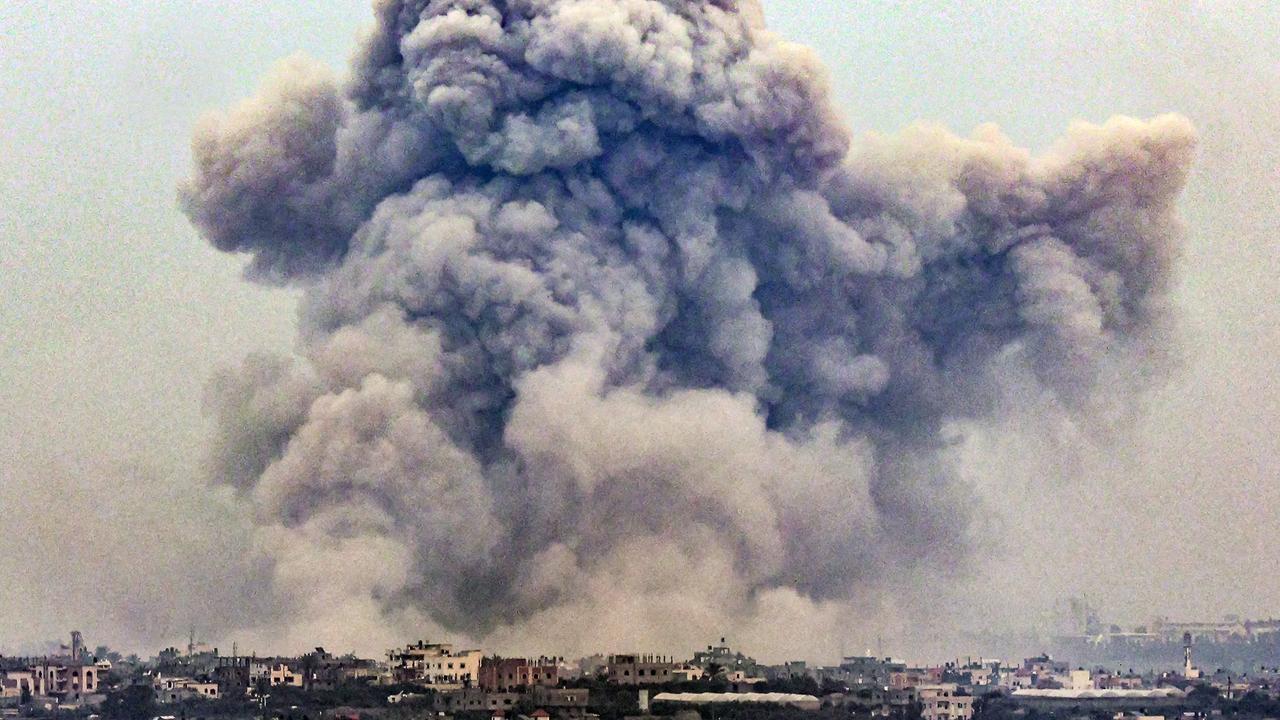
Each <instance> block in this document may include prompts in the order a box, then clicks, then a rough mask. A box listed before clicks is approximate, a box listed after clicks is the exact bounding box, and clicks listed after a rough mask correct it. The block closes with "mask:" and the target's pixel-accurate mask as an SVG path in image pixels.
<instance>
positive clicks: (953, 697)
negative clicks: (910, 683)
mask: <svg viewBox="0 0 1280 720" xmlns="http://www.w3.org/2000/svg"><path fill="white" fill-rule="evenodd" d="M916 698H917V699H918V700H919V701H920V717H921V720H970V719H971V718H972V717H973V698H972V697H971V696H969V695H961V694H960V693H959V690H958V689H957V687H956V685H955V683H941V684H938V685H922V686H920V687H918V688H916Z"/></svg>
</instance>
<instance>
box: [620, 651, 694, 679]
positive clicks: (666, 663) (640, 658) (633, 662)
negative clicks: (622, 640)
mask: <svg viewBox="0 0 1280 720" xmlns="http://www.w3.org/2000/svg"><path fill="white" fill-rule="evenodd" d="M679 668H680V663H677V662H675V661H674V660H672V659H671V658H670V657H666V656H663V655H610V656H609V663H608V676H609V682H610V683H612V684H614V685H657V684H659V683H669V682H671V681H672V677H673V676H674V674H675V672H676V670H678V669H679Z"/></svg>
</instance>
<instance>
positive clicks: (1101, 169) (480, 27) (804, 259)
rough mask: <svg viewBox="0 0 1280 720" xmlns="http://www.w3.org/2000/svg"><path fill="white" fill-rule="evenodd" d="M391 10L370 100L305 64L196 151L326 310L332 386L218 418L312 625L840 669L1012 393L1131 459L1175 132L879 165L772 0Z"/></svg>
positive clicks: (267, 88) (1178, 140)
mask: <svg viewBox="0 0 1280 720" xmlns="http://www.w3.org/2000/svg"><path fill="white" fill-rule="evenodd" d="M376 15H377V20H376V26H375V27H374V28H373V29H372V31H371V32H370V33H369V34H368V35H367V36H366V37H365V38H364V40H363V41H362V43H361V46H360V48H359V50H358V53H357V56H356V58H355V60H354V61H353V67H352V72H351V75H350V77H349V78H348V79H347V80H345V81H344V82H342V83H339V82H338V81H336V80H335V79H334V78H333V77H331V76H330V74H329V73H328V72H326V71H325V70H324V69H323V68H320V67H318V66H317V65H316V64H315V63H313V62H310V61H308V60H306V59H303V58H293V59H290V60H287V61H285V62H284V63H283V64H282V65H281V66H280V67H279V69H278V70H277V71H276V72H275V73H274V75H273V76H272V77H271V78H270V79H269V80H268V81H267V82H266V83H265V85H264V86H263V88H262V90H261V92H260V93H259V94H258V96H257V97H255V98H253V99H251V100H248V101H246V102H245V103H243V104H242V105H240V106H238V107H236V108H234V109H232V110H230V111H228V112H226V113H223V114H221V115H218V116H216V117H212V118H210V119H209V120H208V121H207V122H205V124H203V125H202V126H201V127H200V128H199V129H198V131H197V134H196V137H195V140H194V155H195V169H194V172H193V175H192V177H191V178H190V180H189V181H187V182H186V183H185V184H184V186H183V188H182V190H181V197H182V202H183V205H184V208H185V210H186V212H187V213H188V215H189V216H190V218H191V219H192V221H193V222H194V223H195V224H196V225H197V226H198V227H199V228H200V230H201V232H202V233H203V235H204V236H205V237H206V238H207V239H208V240H209V241H210V242H211V243H213V245H215V246H216V247H217V248H219V249H220V250H223V251H227V252H233V253H243V254H245V255H247V256H248V258H249V265H248V270H247V272H248V274H249V276H250V277H251V278H253V279H255V280H258V281H262V282H268V283H280V284H290V285H294V286H297V287H300V288H301V289H302V291H303V299H302V303H301V309H300V337H301V342H300V355H302V358H301V359H299V360H292V361H287V360H282V359H274V358H264V357H254V358H250V359H249V360H247V361H246V362H245V363H244V365H243V367H241V368H239V369H238V370H235V371H229V372H227V373H224V374H223V375H221V376H219V377H218V378H216V379H215V381H214V382H213V383H212V385H211V388H210V392H209V396H208V405H209V407H210V409H211V412H212V414H213V415H214V416H215V417H216V421H217V426H218V428H219V429H218V433H217V435H216V437H215V438H214V442H213V447H212V455H211V471H212V474H213V478H214V480H215V482H217V483H222V484H226V485H230V486H232V487H234V488H235V489H236V490H237V491H238V492H239V493H240V494H241V495H242V496H243V497H244V498H246V499H247V501H248V502H249V503H250V505H251V506H252V508H253V513H254V520H255V523H256V528H257V529H256V531H255V537H256V541H257V543H258V546H259V548H260V549H261V551H262V552H263V553H264V554H265V555H266V556H267V557H268V558H269V560H270V561H271V563H272V565H271V567H272V570H271V576H272V587H273V590H272V592H274V593H276V594H278V596H279V597H280V599H281V600H280V602H281V603H294V604H293V605H291V607H295V608H297V607H302V608H309V610H307V611H305V612H304V611H299V612H298V613H297V614H298V615H299V616H306V617H308V618H309V619H310V620H311V621H313V622H319V623H333V624H341V625H342V626H343V627H345V628H349V629H350V632H351V633H352V634H353V636H356V637H369V633H377V632H381V631H382V630H383V629H388V628H390V629H391V630H390V631H388V635H392V634H394V632H412V630H411V628H415V627H423V626H426V627H431V628H434V629H437V630H439V631H442V632H449V633H452V634H454V635H458V636H467V637H471V638H488V639H490V640H491V641H493V642H498V643H505V644H508V645H519V644H521V643H527V642H545V643H549V644H552V645H554V646H555V647H554V649H557V650H562V651H569V652H572V651H574V650H587V649H591V648H602V647H605V646H606V645H607V646H611V647H616V646H618V645H619V643H623V644H625V643H627V642H631V643H645V644H646V646H649V647H652V646H655V645H657V646H662V645H663V644H664V643H667V644H668V645H667V646H668V647H669V646H670V645H669V643H680V645H678V646H679V647H683V645H684V644H687V643H688V642H689V641H690V640H691V639H693V638H697V637H698V634H705V635H711V634H715V635H719V634H723V633H722V632H720V631H721V630H728V631H731V632H736V633H738V634H739V636H740V637H747V638H757V639H759V638H769V637H776V634H777V633H779V630H778V626H779V625H780V624H781V625H782V626H783V627H784V628H787V629H786V631H785V632H784V633H781V634H785V635H788V636H790V637H792V638H799V639H800V640H813V639H814V638H818V637H820V636H821V635H822V634H823V630H822V628H828V627H831V626H833V625H835V624H837V623H841V622H849V621H851V620H856V619H858V618H860V617H868V616H870V615H871V614H873V613H880V612H882V611H883V610H884V605H885V602H886V597H892V596H893V594H894V593H897V592H901V591H904V588H907V587H909V586H911V585H913V584H914V583H915V582H917V578H918V577H919V576H920V575H921V574H927V573H940V574H941V575H942V576H944V577H946V576H950V575H951V574H954V572H956V571H958V570H961V571H962V569H963V568H964V566H965V560H966V558H968V557H970V556H971V554H972V552H973V550H974V549H975V547H977V546H979V545H981V543H982V542H983V541H982V538H981V533H980V532H978V530H979V528H980V523H979V522H978V521H977V520H976V519H975V516H974V514H973V513H972V510H971V509H972V507H973V506H974V501H973V493H972V490H971V488H969V487H968V486H967V485H966V484H965V483H963V482H961V481H960V480H959V476H958V473H957V466H956V459H955V457H954V453H953V452H952V448H953V447H954V446H955V444H956V443H957V442H959V440H958V437H962V436H963V433H964V432H965V431H966V428H971V427H975V426H978V425H981V424H982V423H986V422H990V421H992V420H995V419H998V418H997V416H998V415H999V413H1000V412H1001V407H1002V404H1001V403H1000V402H998V401H997V399H998V398H999V397H1000V396H1001V394H1002V393H1006V392H1007V388H1008V381H1009V378H1014V377H1016V378H1017V381H1018V383H1019V385H1018V387H1020V388H1025V387H1026V382H1025V381H1026V379H1028V378H1029V379H1030V380H1031V392H1032V393H1033V394H1034V395H1035V396H1036V398H1037V400H1036V402H1037V403H1039V404H1040V405H1043V406H1044V407H1048V408H1051V409H1052V412H1055V413H1060V414H1061V415H1062V417H1063V418H1065V419H1066V420H1068V421H1069V422H1071V423H1073V424H1074V425H1077V426H1080V427H1083V428H1085V429H1086V431H1088V429H1089V428H1095V429H1098V430H1099V431H1100V432H1105V430H1106V429H1107V428H1108V427H1114V426H1115V424H1116V423H1117V422H1118V421H1122V420H1123V419H1124V417H1125V416H1126V414H1128V413H1131V412H1132V409H1133V407H1134V400H1133V399H1134V398H1135V397H1137V396H1138V393H1140V392H1141V391H1142V389H1143V388H1144V387H1146V386H1147V385H1149V384H1150V383H1152V382H1153V381H1155V380H1158V379H1159V377H1160V375H1161V373H1162V371H1163V369H1164V367H1165V366H1166V365H1167V364H1168V358H1167V357H1166V356H1167V355H1168V352H1167V348H1168V347H1169V345H1170V342H1171V337H1170V335H1171V326H1172V322H1171V312H1170V307H1169V302H1168V293H1169V291H1170V285H1171V282H1172V279H1173V277H1174V270H1175V269H1176V261H1177V258H1178V254H1179V248H1180V244H1181V239H1180V237H1181V228H1180V221H1179V219H1178V217H1177V213H1176V207H1175V203H1176V199H1177V196H1178V194H1179V192H1180V190H1181V188H1182V185H1183V182H1184V180H1185V177H1186V173H1187V169H1188V166H1189V164H1190V160H1191V156H1192V152H1193V146H1194V134H1193V131H1192V129H1191V127H1190V126H1189V124H1188V123H1187V121H1185V120H1184V119H1182V118H1180V117H1177V116H1161V117H1157V118H1155V119H1153V120H1150V121H1140V120H1136V119H1131V118H1115V119H1112V120H1110V121H1108V122H1107V123H1105V124H1103V125H1100V126H1099V125H1090V124H1084V123H1080V124H1077V125H1074V126H1072V127H1071V128H1070V129H1069V131H1068V133H1067V136H1066V138H1065V139H1064V140H1062V141H1061V142H1060V143H1059V144H1058V145H1057V146H1055V147H1054V148H1052V149H1051V150H1049V151H1048V152H1046V153H1044V154H1042V155H1038V156H1033V155H1032V154H1030V153H1028V152H1027V151H1024V150H1021V149H1019V148H1017V147H1015V146H1014V145H1013V144H1012V143H1011V142H1010V141H1009V140H1008V139H1007V138H1005V137H1004V136H1003V135H1001V134H1000V132H999V131H998V130H996V129H995V128H994V127H989V126H984V127H981V128H979V129H978V130H977V131H975V132H974V133H973V134H972V135H971V136H970V137H967V138H965V137H957V136H955V135H952V134H950V133H948V132H947V131H945V130H942V129H940V128H936V127H930V126H919V127H913V128H911V129H908V130H907V131H905V132H903V133H902V134H901V135H899V136H897V137H881V136H868V137H865V138H862V139H859V140H857V141H853V140H852V139H851V136H850V132H849V130H848V129H847V128H845V127H843V126H842V124H841V122H840V121H839V120H838V119H837V116H836V114H835V112H834V110H833V109H832V107H831V105H830V103H829V101H828V97H827V95H828V93H827V87H826V85H825V75H824V72H823V70H822V68H821V67H820V66H819V64H818V62H817V60H816V59H815V57H814V55H813V54H812V53H811V52H809V51H808V50H806V49H805V48H803V47H800V46H797V45H794V44H790V43H787V42H784V41H782V40H780V39H779V38H777V37H775V36H773V35H771V34H770V33H769V32H768V31H767V30H766V29H765V28H764V27H763V24H762V20H761V18H762V14H761V12H760V9H759V8H758V7H757V6H756V5H755V3H754V2H753V1H752V0H702V1H700V2H690V1H687V0H662V1H659V0H507V1H500V0H453V1H451V2H446V1H444V0H434V1H431V2H427V1H424V0H419V1H417V2H411V1H409V0H400V1H395V0H381V1H380V2H378V3H377V9H376ZM1046 412H1048V411H1046ZM770 633H775V635H770ZM806 633H808V634H806Z"/></svg>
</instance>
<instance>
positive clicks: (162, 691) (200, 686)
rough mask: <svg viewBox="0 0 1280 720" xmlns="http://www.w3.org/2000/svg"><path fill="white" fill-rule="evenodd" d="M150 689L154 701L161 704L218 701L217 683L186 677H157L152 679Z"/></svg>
mask: <svg viewBox="0 0 1280 720" xmlns="http://www.w3.org/2000/svg"><path fill="white" fill-rule="evenodd" d="M151 687H152V689H153V690H155V693H156V701H157V702H162V703H176V702H182V701H184V700H192V699H203V700H217V699H218V684H217V683H211V682H200V681H198V680H192V679H191V678H187V677H164V676H162V675H157V676H155V678H153V679H152V681H151Z"/></svg>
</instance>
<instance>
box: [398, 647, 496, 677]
mask: <svg viewBox="0 0 1280 720" xmlns="http://www.w3.org/2000/svg"><path fill="white" fill-rule="evenodd" d="M483 655H484V653H482V652H481V651H479V650H454V649H453V645H451V644H450V643H428V642H422V641H419V642H416V643H414V644H412V645H407V646H405V647H404V648H403V649H398V650H388V651H387V666H388V668H389V669H390V678H391V681H392V682H409V683H418V684H421V685H433V686H439V687H442V688H469V687H479V686H480V661H481V659H482V658H483Z"/></svg>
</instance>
